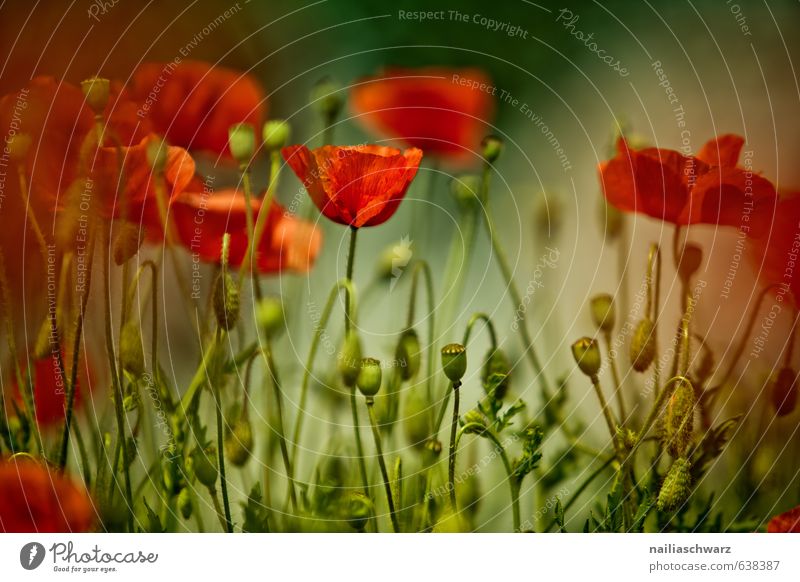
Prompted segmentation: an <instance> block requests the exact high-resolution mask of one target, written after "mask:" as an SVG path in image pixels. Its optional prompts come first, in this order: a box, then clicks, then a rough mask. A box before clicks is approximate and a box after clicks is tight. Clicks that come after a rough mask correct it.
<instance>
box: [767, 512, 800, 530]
mask: <svg viewBox="0 0 800 582" xmlns="http://www.w3.org/2000/svg"><path fill="white" fill-rule="evenodd" d="M767 532H769V533H800V506H798V507H795V508H794V509H790V510H789V511H787V512H785V513H781V514H780V515H776V516H775V517H773V518H772V519H771V520H769V523H768V524H767Z"/></svg>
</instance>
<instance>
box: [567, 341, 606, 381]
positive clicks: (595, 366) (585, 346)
mask: <svg viewBox="0 0 800 582" xmlns="http://www.w3.org/2000/svg"><path fill="white" fill-rule="evenodd" d="M572 357H573V358H575V362H576V363H577V364H578V367H579V368H580V369H581V372H583V373H584V374H586V375H587V376H589V377H590V378H594V377H595V376H597V373H598V372H599V371H600V366H601V364H602V361H601V357H600V346H599V345H598V344H597V340H595V339H592V338H590V337H582V338H581V339H579V340H578V341H576V342H575V343H573V344H572Z"/></svg>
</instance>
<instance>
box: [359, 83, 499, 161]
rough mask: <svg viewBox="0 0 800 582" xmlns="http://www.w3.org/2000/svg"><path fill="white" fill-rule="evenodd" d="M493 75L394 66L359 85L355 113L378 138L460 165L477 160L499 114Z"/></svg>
mask: <svg viewBox="0 0 800 582" xmlns="http://www.w3.org/2000/svg"><path fill="white" fill-rule="evenodd" d="M491 90H492V84H491V80H490V79H489V77H488V76H487V75H486V74H485V73H484V72H483V71H480V70H478V69H446V68H440V67H427V68H419V69H402V68H392V69H387V70H385V71H383V72H382V73H381V74H379V75H376V76H374V77H367V78H364V79H361V80H360V81H358V82H357V83H356V84H355V85H354V86H353V88H352V89H351V92H350V101H351V105H352V108H353V111H354V113H355V114H356V115H357V116H358V119H359V120H360V121H361V122H363V123H364V124H365V125H366V126H367V127H368V128H369V129H370V130H372V131H374V132H376V133H377V134H378V135H382V136H386V137H389V138H392V139H397V140H400V141H401V142H403V143H404V144H407V145H409V146H413V147H418V148H421V149H422V150H423V151H424V152H425V154H426V155H432V156H434V157H438V158H442V159H443V160H446V161H448V162H452V163H455V164H463V163H469V162H470V161H473V160H478V159H479V158H480V156H477V155H475V153H474V152H476V151H479V146H480V141H481V138H483V136H484V135H486V134H487V133H489V129H490V128H489V127H488V124H489V123H490V122H491V120H492V117H493V111H494V101H493V98H492V95H491Z"/></svg>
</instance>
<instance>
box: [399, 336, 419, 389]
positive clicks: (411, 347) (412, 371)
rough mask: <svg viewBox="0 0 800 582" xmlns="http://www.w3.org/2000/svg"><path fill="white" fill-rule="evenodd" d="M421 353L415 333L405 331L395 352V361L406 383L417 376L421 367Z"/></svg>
mask: <svg viewBox="0 0 800 582" xmlns="http://www.w3.org/2000/svg"><path fill="white" fill-rule="evenodd" d="M421 353H422V351H421V349H420V347H419V338H418V337H417V332H416V331H414V330H413V329H407V330H405V331H404V332H403V334H402V335H401V336H400V341H399V342H398V343H397V350H396V351H395V359H396V360H397V366H398V367H399V369H400V377H401V378H402V379H403V380H405V381H408V380H410V379H411V378H413V377H414V376H416V375H417V372H419V368H420V365H421V359H422V358H421Z"/></svg>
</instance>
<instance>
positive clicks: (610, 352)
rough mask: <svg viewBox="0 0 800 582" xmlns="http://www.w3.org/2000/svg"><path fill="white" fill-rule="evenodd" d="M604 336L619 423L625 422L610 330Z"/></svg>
mask: <svg viewBox="0 0 800 582" xmlns="http://www.w3.org/2000/svg"><path fill="white" fill-rule="evenodd" d="M604 336H605V343H606V351H608V363H609V366H610V367H611V376H612V377H613V379H614V390H615V391H614V395H615V396H616V399H617V406H618V407H619V418H620V423H621V424H623V425H624V424H625V419H626V418H628V413H627V411H626V408H625V398H624V396H623V394H622V382H620V379H619V370H617V360H616V358H615V357H614V348H613V346H612V345H611V332H610V331H609V332H606V333H605V334H604Z"/></svg>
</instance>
